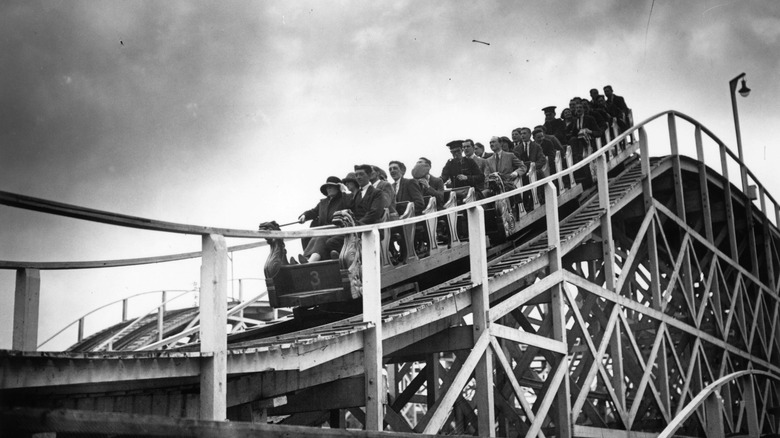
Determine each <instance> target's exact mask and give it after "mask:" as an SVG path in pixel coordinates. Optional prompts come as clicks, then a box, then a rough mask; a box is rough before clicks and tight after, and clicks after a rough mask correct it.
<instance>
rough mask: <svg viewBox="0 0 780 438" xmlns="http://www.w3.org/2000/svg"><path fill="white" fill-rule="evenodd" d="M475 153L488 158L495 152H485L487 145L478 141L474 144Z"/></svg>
mask: <svg viewBox="0 0 780 438" xmlns="http://www.w3.org/2000/svg"><path fill="white" fill-rule="evenodd" d="M474 155H476V156H478V157H479V158H487V157H489V156H491V155H493V154H492V153H490V152H485V145H483V144H482V143H480V142H477V143H476V144H474Z"/></svg>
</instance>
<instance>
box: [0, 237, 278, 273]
mask: <svg viewBox="0 0 780 438" xmlns="http://www.w3.org/2000/svg"><path fill="white" fill-rule="evenodd" d="M263 246H268V242H266V241H264V240H263V241H260V242H254V243H245V244H243V245H235V246H231V247H229V248H228V249H227V251H228V252H237V251H245V250H248V249H253V248H260V247H263ZM202 255H203V252H202V251H194V252H185V253H180V254H170V255H164V256H153V257H141V258H135V259H121V260H95V261H83V262H23V261H10V260H0V269H39V270H41V271H44V270H47V271H55V270H62V269H68V270H71V269H73V270H75V269H94V268H121V267H125V266H138V265H148V264H152V263H165V262H175V261H179V260H188V259H195V258H198V257H200V256H202Z"/></svg>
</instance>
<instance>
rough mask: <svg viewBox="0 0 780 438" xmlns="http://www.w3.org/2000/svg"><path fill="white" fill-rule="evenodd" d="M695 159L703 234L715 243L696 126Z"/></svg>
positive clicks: (701, 149)
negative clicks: (696, 161)
mask: <svg viewBox="0 0 780 438" xmlns="http://www.w3.org/2000/svg"><path fill="white" fill-rule="evenodd" d="M694 135H695V138H696V159H697V160H699V162H698V163H697V167H698V168H699V190H700V191H701V211H702V215H704V234H705V235H706V237H707V240H709V241H710V242H714V241H715V233H714V231H713V230H712V211H711V206H710V190H709V186H708V184H707V165H706V164H704V146H703V144H702V141H701V125H698V124H697V125H696V132H695V134H694Z"/></svg>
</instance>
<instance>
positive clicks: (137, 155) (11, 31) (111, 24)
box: [0, 2, 273, 195]
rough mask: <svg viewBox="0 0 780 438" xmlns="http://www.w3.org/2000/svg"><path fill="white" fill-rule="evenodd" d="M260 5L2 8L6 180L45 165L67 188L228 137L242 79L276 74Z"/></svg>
mask: <svg viewBox="0 0 780 438" xmlns="http://www.w3.org/2000/svg"><path fill="white" fill-rule="evenodd" d="M253 5H254V4H253V3H252V4H244V5H243V7H241V8H232V7H228V6H224V5H222V4H220V5H216V4H213V5H205V6H206V7H196V6H194V5H191V4H190V3H183V2H181V3H172V4H171V3H165V5H164V7H158V6H162V4H157V3H129V2H128V3H116V2H104V3H100V2H61V3H60V2H58V3H49V2H42V3H38V4H37V6H36V4H30V3H24V4H22V3H11V4H6V5H5V6H3V7H2V9H3V10H2V17H4V18H3V19H2V27H3V29H4V30H3V38H2V40H0V51H1V53H2V56H3V62H2V64H3V69H2V73H1V75H2V76H0V80H2V82H3V84H4V86H3V87H2V88H0V90H2V91H0V93H2V94H0V98H1V99H2V101H3V102H7V103H8V104H7V105H3V106H2V107H0V119H1V120H2V122H1V123H2V124H3V130H2V133H0V135H2V138H1V139H0V140H1V141H2V143H1V144H2V162H3V167H4V170H6V172H4V177H3V180H2V182H3V185H4V186H8V185H9V184H10V185H11V186H13V188H14V189H15V190H22V191H23V190H25V189H29V188H31V186H33V185H34V184H36V183H37V182H40V177H41V176H44V175H49V176H50V178H51V182H52V183H53V184H52V185H53V186H55V187H57V186H59V189H55V190H54V193H53V194H54V195H63V194H65V193H62V190H63V189H65V190H67V189H68V188H70V187H73V186H74V185H76V184H77V183H78V182H80V181H82V180H91V181H94V182H100V181H109V182H115V183H121V182H122V181H123V180H126V179H127V180H129V179H132V178H133V177H137V176H143V175H144V174H145V173H146V171H148V170H149V168H150V167H153V166H155V165H158V164H161V163H166V162H168V163H169V164H170V165H173V166H174V167H175V166H176V165H180V166H182V167H187V166H188V165H189V164H191V163H192V162H195V161H198V160H199V159H204V156H206V155H208V154H209V152H210V151H211V150H212V148H214V147H216V146H218V145H224V140H225V132H226V131H228V130H230V129H231V128H233V127H235V125H236V123H239V122H240V121H241V118H242V117H243V116H244V115H245V113H246V111H247V108H246V106H247V102H246V101H245V99H243V96H244V94H245V87H246V85H247V78H257V81H258V82H260V83H262V81H263V78H265V77H268V76H269V75H268V74H267V72H266V65H267V64H266V63H263V62H257V59H258V58H261V55H262V52H263V51H264V50H266V49H265V48H264V47H265V46H264V45H265V44H267V42H268V40H269V38H267V37H266V35H265V27H264V26H263V25H262V22H261V20H259V19H258V18H259V17H260V16H261V13H260V12H259V11H257V10H256V8H255V7H254V6H253ZM253 17H255V18H254V19H253ZM250 80H251V79H250ZM268 95H269V96H273V93H269V94H268ZM58 169H59V171H58ZM64 169H67V171H64V172H63V170H64ZM36 179H38V181H36ZM58 183H59V184H58ZM50 189H52V188H50Z"/></svg>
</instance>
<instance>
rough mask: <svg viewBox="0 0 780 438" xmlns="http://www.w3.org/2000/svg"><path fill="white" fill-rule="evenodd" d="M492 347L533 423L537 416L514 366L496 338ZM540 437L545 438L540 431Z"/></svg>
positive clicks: (492, 340) (491, 341) (521, 405)
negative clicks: (526, 396) (521, 385)
mask: <svg viewBox="0 0 780 438" xmlns="http://www.w3.org/2000/svg"><path fill="white" fill-rule="evenodd" d="M490 345H491V346H492V347H493V350H494V352H495V354H496V358H497V359H498V363H499V364H500V365H501V367H502V368H503V369H504V373H505V374H506V376H507V380H508V381H509V384H510V385H511V386H512V391H513V393H514V395H515V398H517V401H518V402H519V403H520V407H521V408H522V409H523V412H524V413H525V416H526V417H527V418H528V420H530V421H531V422H533V421H534V420H535V419H536V415H534V412H533V409H532V407H531V405H530V404H529V403H528V400H527V399H526V398H525V394H526V392H525V391H523V389H522V388H521V387H520V382H518V381H517V378H516V377H515V374H514V371H513V370H512V365H511V364H510V363H509V360H508V359H507V358H506V356H505V355H504V351H503V350H502V349H501V346H500V345H498V341H496V339H495V338H491V339H490ZM538 436H539V437H540V438H544V433H543V432H542V431H541V430H540V431H539V433H538Z"/></svg>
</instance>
